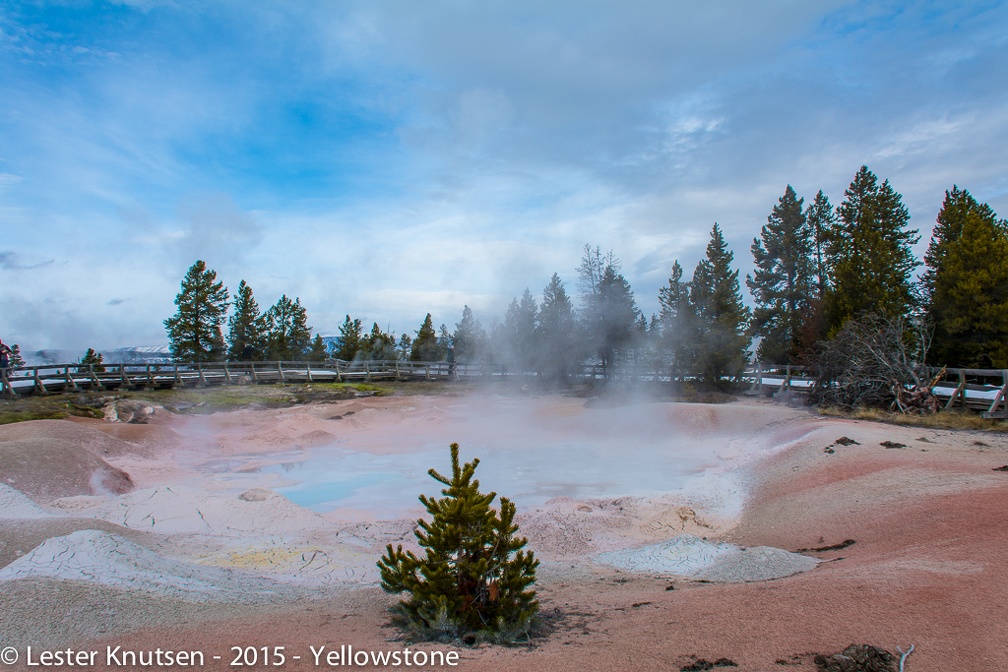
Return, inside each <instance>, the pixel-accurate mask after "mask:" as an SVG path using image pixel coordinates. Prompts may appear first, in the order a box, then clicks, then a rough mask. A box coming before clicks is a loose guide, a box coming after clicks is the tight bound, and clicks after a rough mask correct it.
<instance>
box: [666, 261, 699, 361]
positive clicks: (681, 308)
mask: <svg viewBox="0 0 1008 672" xmlns="http://www.w3.org/2000/svg"><path fill="white" fill-rule="evenodd" d="M682 277H683V269H682V266H680V265H679V260H678V259H676V260H675V262H674V263H673V264H672V272H671V274H670V275H669V281H668V284H667V285H666V286H664V287H662V288H660V289H659V290H658V305H659V306H660V307H661V312H660V313H659V314H658V325H657V328H658V332H659V334H658V339H659V340H658V343H659V350H660V351H661V352H662V353H663V354H664V358H665V360H666V361H667V363H668V366H669V371H670V373H671V377H672V380H676V379H678V378H680V377H681V376H682V375H683V374H686V373H692V372H693V368H694V365H695V345H696V342H697V341H696V336H697V334H696V333H695V332H696V315H695V314H694V313H693V307H692V305H691V304H690V298H689V287H690V283H689V282H686V281H684V280H683V279H682Z"/></svg>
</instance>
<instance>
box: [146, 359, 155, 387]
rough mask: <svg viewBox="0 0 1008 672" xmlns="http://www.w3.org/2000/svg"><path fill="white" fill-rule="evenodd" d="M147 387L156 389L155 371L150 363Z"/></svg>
mask: <svg viewBox="0 0 1008 672" xmlns="http://www.w3.org/2000/svg"><path fill="white" fill-rule="evenodd" d="M147 387H149V388H151V389H152V390H153V389H154V371H153V370H152V369H151V365H150V364H148V365H147Z"/></svg>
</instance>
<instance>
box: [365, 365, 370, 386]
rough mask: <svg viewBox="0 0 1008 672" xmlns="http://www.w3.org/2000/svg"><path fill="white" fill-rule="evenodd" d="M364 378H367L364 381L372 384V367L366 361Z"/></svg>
mask: <svg viewBox="0 0 1008 672" xmlns="http://www.w3.org/2000/svg"><path fill="white" fill-rule="evenodd" d="M364 376H365V378H364V379H365V380H366V381H367V382H369V383H370V382H371V365H370V364H369V363H368V361H367V360H364Z"/></svg>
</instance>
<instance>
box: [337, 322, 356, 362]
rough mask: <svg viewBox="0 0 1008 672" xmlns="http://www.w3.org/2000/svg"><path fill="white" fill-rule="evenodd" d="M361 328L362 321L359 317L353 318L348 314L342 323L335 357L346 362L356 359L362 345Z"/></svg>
mask: <svg viewBox="0 0 1008 672" xmlns="http://www.w3.org/2000/svg"><path fill="white" fill-rule="evenodd" d="M361 330H362V326H361V321H360V320H359V319H356V320H351V319H350V316H349V315H347V316H346V319H345V320H343V324H342V325H340V330H339V336H338V337H337V338H336V349H335V350H334V351H333V357H335V358H336V359H342V360H343V361H345V362H352V361H353V360H354V359H356V358H357V352H358V351H359V350H360V347H361V336H362V334H361Z"/></svg>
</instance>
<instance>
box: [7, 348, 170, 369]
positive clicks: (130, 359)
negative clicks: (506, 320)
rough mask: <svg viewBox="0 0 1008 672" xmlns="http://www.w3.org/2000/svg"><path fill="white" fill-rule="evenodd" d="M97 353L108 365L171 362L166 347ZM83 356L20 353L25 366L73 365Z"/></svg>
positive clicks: (79, 352)
mask: <svg viewBox="0 0 1008 672" xmlns="http://www.w3.org/2000/svg"><path fill="white" fill-rule="evenodd" d="M98 352H99V353H101V356H102V358H103V359H104V360H105V361H106V362H108V363H109V364H169V363H171V361H172V358H171V350H169V349H168V346H167V345H140V346H133V347H125V348H113V349H111V350H98ZM83 356H84V351H83V350H62V349H46V350H36V351H35V352H28V353H22V357H24V360H25V365H26V366H48V365H51V364H73V363H75V362H79V361H80V360H81V358H82V357H83Z"/></svg>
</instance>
